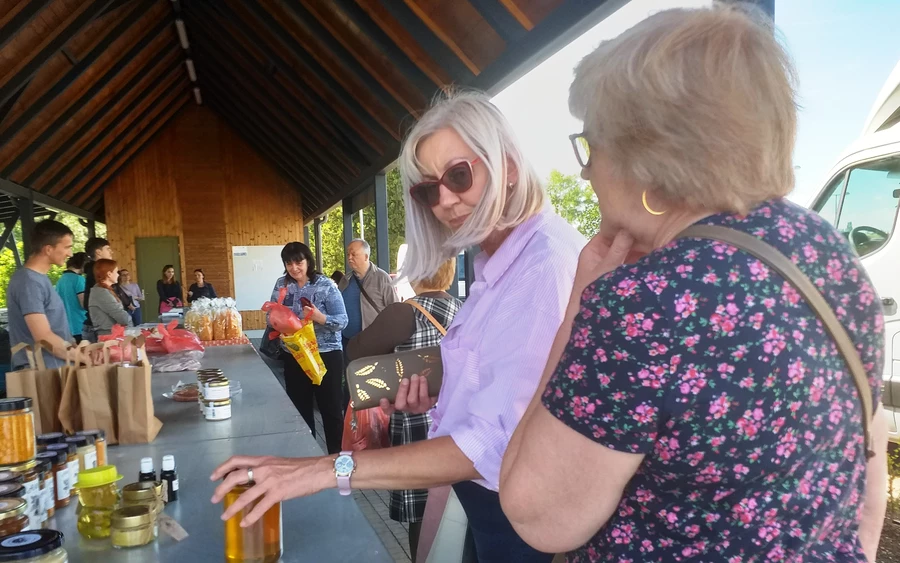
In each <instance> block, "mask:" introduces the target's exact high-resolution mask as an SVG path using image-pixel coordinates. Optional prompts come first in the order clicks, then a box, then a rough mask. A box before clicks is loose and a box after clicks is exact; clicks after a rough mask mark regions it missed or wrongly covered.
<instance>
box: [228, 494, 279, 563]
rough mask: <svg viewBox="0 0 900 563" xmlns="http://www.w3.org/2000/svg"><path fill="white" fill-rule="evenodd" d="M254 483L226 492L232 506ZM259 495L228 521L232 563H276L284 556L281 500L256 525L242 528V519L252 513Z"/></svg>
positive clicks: (230, 562) (229, 552) (229, 554)
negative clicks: (282, 554)
mask: <svg viewBox="0 0 900 563" xmlns="http://www.w3.org/2000/svg"><path fill="white" fill-rule="evenodd" d="M249 488H250V487H249V486H248V485H238V486H237V487H235V488H233V489H231V491H229V492H228V493H227V494H226V495H225V510H228V507H230V506H231V505H232V504H234V501H236V500H237V499H238V497H239V496H241V494H243V493H244V492H245V491H247V489H249ZM257 502H259V499H257V500H255V501H253V502H252V503H250V504H249V505H247V506H246V507H244V509H243V510H242V511H240V512H239V513H237V514H235V515H234V516H232V517H231V518H229V519H228V520H227V521H226V522H225V561H227V562H228V563H274V562H276V561H278V560H279V559H280V558H281V553H282V540H281V503H280V502H279V503H275V504H274V505H273V506H272V507H271V508H269V510H267V511H266V513H265V514H263V517H262V518H260V519H259V520H257V521H256V523H255V524H253V525H252V526H248V527H246V528H241V520H243V518H244V517H245V516H246V515H248V514H250V511H252V510H253V508H254V507H255V506H256V503H257Z"/></svg>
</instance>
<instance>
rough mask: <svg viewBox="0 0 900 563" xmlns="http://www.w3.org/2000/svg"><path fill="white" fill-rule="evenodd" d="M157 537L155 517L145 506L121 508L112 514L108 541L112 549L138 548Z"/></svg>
mask: <svg viewBox="0 0 900 563" xmlns="http://www.w3.org/2000/svg"><path fill="white" fill-rule="evenodd" d="M151 492H152V491H151ZM157 536H158V530H157V528H156V517H155V516H154V515H153V513H152V512H151V511H150V508H149V507H147V506H146V505H133V506H123V507H122V508H120V509H118V510H116V511H115V512H113V513H112V532H111V534H110V537H109V539H110V543H112V546H113V547H115V548H119V549H121V548H123V547H140V546H142V545H147V544H148V543H150V542H152V541H153V540H155V539H156V538H157Z"/></svg>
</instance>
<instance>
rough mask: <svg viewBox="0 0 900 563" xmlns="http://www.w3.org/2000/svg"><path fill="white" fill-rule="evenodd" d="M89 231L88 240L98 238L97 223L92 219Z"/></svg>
mask: <svg viewBox="0 0 900 563" xmlns="http://www.w3.org/2000/svg"><path fill="white" fill-rule="evenodd" d="M87 231H88V238H94V237H96V236H97V222H96V221H94V220H93V219H90V220H89V221H88V223H87Z"/></svg>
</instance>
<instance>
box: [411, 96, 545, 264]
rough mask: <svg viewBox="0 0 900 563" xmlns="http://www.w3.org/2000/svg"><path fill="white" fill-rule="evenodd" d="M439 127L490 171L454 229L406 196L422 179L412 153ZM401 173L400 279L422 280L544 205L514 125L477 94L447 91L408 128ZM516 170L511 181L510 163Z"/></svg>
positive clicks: (540, 186)
mask: <svg viewBox="0 0 900 563" xmlns="http://www.w3.org/2000/svg"><path fill="white" fill-rule="evenodd" d="M441 129H452V130H453V131H455V132H456V133H457V134H458V135H459V136H460V137H462V140H463V142H465V143H466V145H468V146H469V148H471V149H472V151H473V152H474V153H475V154H476V155H477V156H478V157H479V158H480V159H481V163H483V165H484V166H485V167H486V168H487V170H488V183H487V186H485V188H484V195H483V196H482V198H481V201H480V202H479V203H478V205H477V206H476V207H475V209H474V211H473V212H472V215H471V216H470V217H469V219H468V220H467V221H466V222H465V224H464V225H463V226H462V227H461V228H460V229H458V230H457V231H456V232H452V231H451V230H450V229H448V228H447V227H445V226H444V225H442V224H441V222H440V221H438V220H437V218H436V217H435V216H434V213H433V212H432V210H431V209H428V208H426V207H424V206H422V205H420V204H418V203H416V202H415V201H413V199H412V197H410V195H409V188H410V187H411V186H413V185H415V184H416V183H418V182H420V181H422V180H423V179H424V178H425V172H424V169H423V166H422V164H421V163H420V162H419V159H418V155H417V154H416V151H417V150H418V148H419V143H421V142H422V141H423V140H424V139H426V138H427V137H429V136H430V135H432V134H434V133H436V132H438V131H440V130H441ZM399 162H400V177H401V180H402V183H403V201H404V203H405V205H406V240H407V244H408V245H409V246H408V248H407V254H406V259H405V261H404V264H403V268H402V271H401V273H400V278H401V279H409V280H424V279H427V278H429V277H431V276H432V275H433V274H434V273H435V272H436V271H437V270H438V268H439V267H440V266H441V264H442V263H443V262H445V261H446V260H448V259H449V258H451V257H455V256H456V255H457V254H459V253H460V251H461V250H463V249H465V248H467V247H470V246H474V245H478V244H481V243H482V242H484V240H485V239H487V238H488V236H489V235H490V234H491V233H492V232H494V231H497V230H505V229H512V228H514V227H516V226H518V225H519V224H521V223H522V222H524V221H525V220H526V219H528V218H529V217H531V216H532V215H534V214H535V213H537V212H538V211H540V210H541V208H542V207H543V206H544V200H545V195H544V189H543V186H542V185H541V182H540V180H539V179H538V176H537V173H536V172H535V171H534V168H532V166H531V165H530V164H529V163H528V162H527V161H526V160H525V156H524V155H523V154H522V150H521V149H520V148H519V143H518V141H517V139H516V136H515V133H513V129H512V126H510V124H509V122H508V121H507V120H506V118H505V117H504V116H503V114H502V113H500V110H498V109H497V107H496V106H494V104H492V103H491V101H490V99H489V98H488V97H487V96H486V95H485V94H482V93H480V92H460V93H451V94H446V95H445V97H443V98H442V99H438V100H437V101H436V102H435V103H434V104H433V105H432V107H431V109H429V110H428V111H427V112H426V113H425V114H424V115H423V116H422V118H421V119H420V120H419V122H418V123H416V125H415V126H414V127H413V128H412V129H411V130H410V132H409V134H408V135H407V137H406V140H405V141H404V143H403V148H402V149H401V151H400V161H399ZM510 166H511V167H514V168H515V170H516V171H517V172H518V177H517V179H516V182H515V183H514V184H512V185H509V182H508V180H507V174H508V167H510Z"/></svg>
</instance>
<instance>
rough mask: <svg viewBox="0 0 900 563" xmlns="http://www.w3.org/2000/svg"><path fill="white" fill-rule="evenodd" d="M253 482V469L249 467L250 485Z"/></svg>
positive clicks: (248, 481) (248, 478) (248, 482)
mask: <svg viewBox="0 0 900 563" xmlns="http://www.w3.org/2000/svg"><path fill="white" fill-rule="evenodd" d="M251 483H253V469H252V468H250V467H248V468H247V484H248V485H249V484H251Z"/></svg>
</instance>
